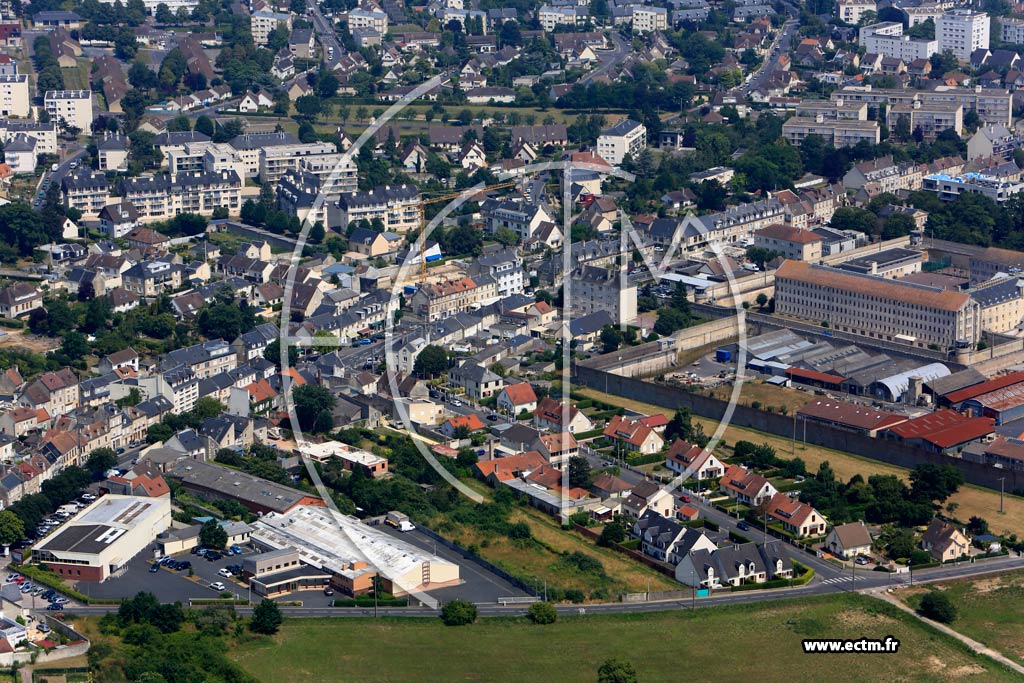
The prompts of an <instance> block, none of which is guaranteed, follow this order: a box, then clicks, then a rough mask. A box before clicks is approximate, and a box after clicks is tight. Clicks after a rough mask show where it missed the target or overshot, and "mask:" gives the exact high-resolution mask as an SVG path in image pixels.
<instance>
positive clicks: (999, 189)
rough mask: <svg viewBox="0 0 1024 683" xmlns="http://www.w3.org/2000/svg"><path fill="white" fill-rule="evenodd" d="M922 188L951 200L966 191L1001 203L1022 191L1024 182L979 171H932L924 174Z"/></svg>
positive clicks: (945, 199) (943, 198)
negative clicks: (955, 173) (959, 173)
mask: <svg viewBox="0 0 1024 683" xmlns="http://www.w3.org/2000/svg"><path fill="white" fill-rule="evenodd" d="M922 189H925V190H928V191H929V192H934V193H935V194H937V195H938V196H939V199H942V200H944V201H953V200H954V199H956V198H957V197H959V196H960V195H962V194H966V193H969V192H970V193H974V194H980V195H984V196H985V197H988V198H989V199H991V200H992V201H994V202H996V203H999V204H1001V203H1003V202H1005V201H1007V200H1008V199H1010V198H1011V197H1013V196H1014V195H1017V194H1020V193H1021V192H1024V183H1022V182H1020V181H1010V180H1003V179H1001V178H994V177H992V176H987V175H983V174H981V173H964V174H963V175H957V176H953V175H947V174H945V173H934V174H932V175H926V176H925V177H924V181H923V184H922Z"/></svg>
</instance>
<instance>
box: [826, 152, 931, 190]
mask: <svg viewBox="0 0 1024 683" xmlns="http://www.w3.org/2000/svg"><path fill="white" fill-rule="evenodd" d="M923 177H924V176H923V174H922V173H921V167H920V166H918V165H917V164H916V163H914V162H912V161H905V162H901V163H896V162H894V161H893V160H892V157H891V156H885V157H879V158H878V159H872V160H870V161H863V162H861V163H859V164H856V165H855V166H854V167H853V168H851V169H850V170H849V171H847V172H846V175H844V176H843V187H845V188H846V189H848V190H859V189H861V188H863V187H866V186H868V185H874V187H875V188H876V189H877V190H878V191H879V192H890V193H895V192H897V191H898V190H919V189H921V180H922V178H923Z"/></svg>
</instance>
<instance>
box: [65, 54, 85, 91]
mask: <svg viewBox="0 0 1024 683" xmlns="http://www.w3.org/2000/svg"><path fill="white" fill-rule="evenodd" d="M91 64H92V62H91V61H90V62H86V61H80V62H78V64H77V65H76V66H72V67H62V68H61V70H60V72H61V74H63V75H64V87H65V88H67V89H68V90H88V89H89V68H90V65H91Z"/></svg>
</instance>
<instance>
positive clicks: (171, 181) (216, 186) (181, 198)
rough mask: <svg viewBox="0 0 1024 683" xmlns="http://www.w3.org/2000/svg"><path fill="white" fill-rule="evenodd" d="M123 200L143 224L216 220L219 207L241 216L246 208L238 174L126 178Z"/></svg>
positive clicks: (190, 174)
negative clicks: (187, 217)
mask: <svg viewBox="0 0 1024 683" xmlns="http://www.w3.org/2000/svg"><path fill="white" fill-rule="evenodd" d="M121 197H122V198H123V199H125V200H127V201H129V202H131V203H132V205H133V206H134V207H135V208H136V209H138V211H139V218H140V220H143V221H154V220H166V219H168V218H174V217H175V216H177V215H178V214H182V213H196V214H199V215H202V216H212V215H213V212H214V210H215V209H217V208H219V207H225V208H226V209H227V210H228V212H229V213H230V214H232V215H236V216H237V215H238V212H239V210H240V209H241V206H242V179H241V178H239V177H238V174H237V173H235V172H234V171H224V172H221V173H208V172H205V171H199V172H194V173H179V174H177V175H175V176H168V175H159V176H143V177H139V178H125V179H124V180H123V181H121Z"/></svg>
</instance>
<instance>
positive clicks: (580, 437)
mask: <svg viewBox="0 0 1024 683" xmlns="http://www.w3.org/2000/svg"><path fill="white" fill-rule="evenodd" d="M602 434H604V430H603V429H601V428H600V427H598V428H597V429H591V430H590V431H587V432H580V433H579V434H575V435H574V436H575V437H576V440H577V441H582V440H583V439H593V438H594V437H596V436H601V435H602Z"/></svg>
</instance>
